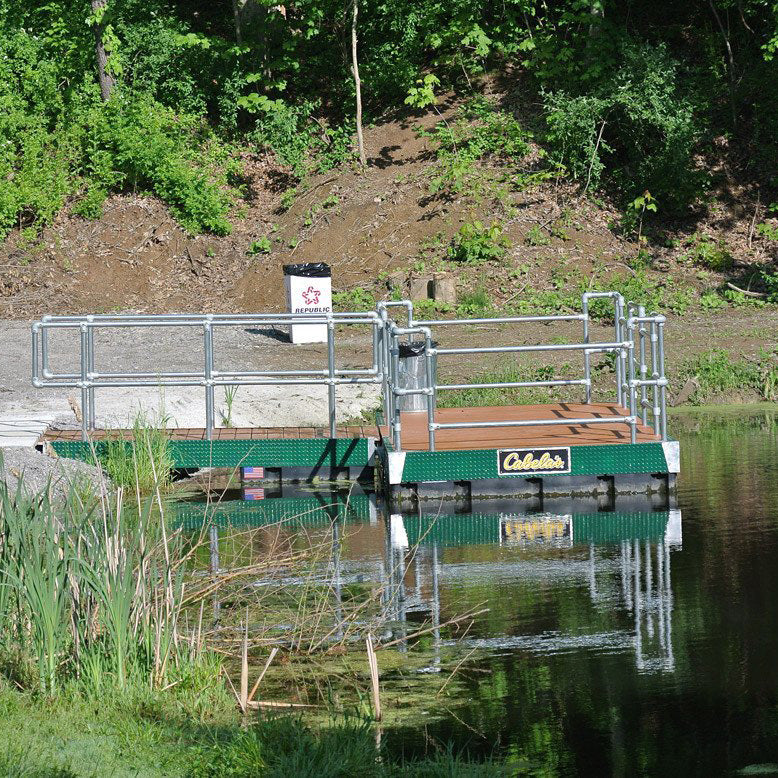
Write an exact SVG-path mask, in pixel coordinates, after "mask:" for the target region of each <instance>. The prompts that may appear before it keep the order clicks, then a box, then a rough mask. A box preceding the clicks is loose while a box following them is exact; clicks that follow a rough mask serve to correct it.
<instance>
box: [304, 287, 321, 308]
mask: <svg viewBox="0 0 778 778" xmlns="http://www.w3.org/2000/svg"><path fill="white" fill-rule="evenodd" d="M320 295H321V290H319V289H314V288H313V287H312V286H309V287H308V288H307V289H306V290H305V291H304V292H303V300H305V304H306V305H318V303H319V296H320Z"/></svg>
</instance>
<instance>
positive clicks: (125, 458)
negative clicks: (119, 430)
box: [97, 413, 175, 494]
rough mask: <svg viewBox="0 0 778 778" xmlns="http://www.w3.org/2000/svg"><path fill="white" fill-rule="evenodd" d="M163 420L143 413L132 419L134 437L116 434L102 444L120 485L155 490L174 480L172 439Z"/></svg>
mask: <svg viewBox="0 0 778 778" xmlns="http://www.w3.org/2000/svg"><path fill="white" fill-rule="evenodd" d="M166 422H167V419H166V418H165V417H164V416H163V417H162V418H161V419H160V420H159V422H156V421H154V420H152V419H149V418H148V417H147V416H145V414H143V413H139V414H138V415H137V416H136V417H135V419H134V420H133V423H132V440H125V439H124V438H113V439H110V440H107V441H106V442H105V444H104V445H101V446H98V447H97V451H98V459H99V461H100V465H101V466H102V467H103V469H104V470H105V472H106V473H107V474H108V477H109V478H110V479H111V481H112V482H113V483H114V484H115V485H116V486H121V487H124V488H128V489H136V490H138V491H139V492H141V493H142V494H151V493H153V492H155V491H156V490H157V489H159V490H160V491H165V490H167V489H168V488H169V487H170V484H171V483H172V475H173V467H174V464H175V463H174V461H173V455H172V452H171V451H170V439H169V438H168V436H167V434H166V432H165V430H164V427H165V426H166Z"/></svg>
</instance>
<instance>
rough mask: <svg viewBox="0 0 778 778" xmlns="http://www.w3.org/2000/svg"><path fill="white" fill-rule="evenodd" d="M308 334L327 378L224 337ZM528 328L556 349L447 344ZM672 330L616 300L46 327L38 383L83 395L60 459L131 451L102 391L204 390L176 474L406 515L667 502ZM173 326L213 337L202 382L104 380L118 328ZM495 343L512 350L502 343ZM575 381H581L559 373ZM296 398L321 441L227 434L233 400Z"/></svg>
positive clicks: (37, 346)
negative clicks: (518, 361)
mask: <svg viewBox="0 0 778 778" xmlns="http://www.w3.org/2000/svg"><path fill="white" fill-rule="evenodd" d="M398 313H399V319H400V320H398V317H396V316H395V314H398ZM606 318H608V319H609V320H610V322H611V326H612V330H610V332H612V333H613V335H612V336H609V337H608V339H607V340H596V339H593V338H592V334H591V333H592V326H591V324H592V322H593V321H597V322H602V321H604V320H605V319H606ZM300 323H305V324H318V325H325V326H326V337H327V341H326V345H325V344H323V345H322V348H321V364H318V365H316V366H315V367H308V366H297V367H296V368H295V369H288V370H277V369H272V370H271V369H251V370H249V369H246V368H236V367H235V366H234V365H233V366H230V365H226V364H222V362H221V361H220V358H219V354H218V353H217V350H218V349H217V345H218V340H217V339H215V333H217V332H219V331H220V330H222V329H223V328H235V329H238V330H240V331H242V332H246V333H251V332H256V331H257V329H258V328H268V327H272V328H276V329H278V330H283V329H285V328H288V327H290V326H292V325H294V324H300ZM530 323H542V324H544V325H548V328H549V330H550V333H551V337H549V339H548V340H547V341H545V342H540V343H516V342H514V341H513V340H512V338H511V337H509V336H507V335H506V337H505V340H506V342H505V343H503V344H499V343H490V344H489V345H477V346H466V347H463V346H452V347H447V346H445V345H444V346H441V345H440V344H441V343H444V342H445V340H446V338H447V337H450V333H451V331H452V329H453V328H457V327H459V328H468V327H469V328H474V327H479V326H484V325H489V326H490V328H492V329H493V328H495V327H497V328H498V333H499V328H501V327H502V326H503V325H504V327H503V329H505V331H506V332H507V328H508V327H509V326H510V327H515V326H521V325H522V324H530ZM664 325H665V318H664V316H662V315H661V314H657V313H648V314H647V313H646V311H645V310H644V309H643V308H642V307H641V306H638V305H635V304H633V303H630V302H628V301H625V300H624V299H623V298H622V296H621V295H620V294H618V293H616V292H596V293H586V294H584V295H583V296H582V300H581V310H580V312H578V313H571V314H561V315H553V316H545V315H543V316H512V317H495V318H470V319H467V318H457V319H441V320H421V319H417V318H416V317H415V315H414V307H413V304H412V302H411V301H408V300H402V301H396V302H385V303H379V304H378V306H377V308H376V310H375V311H356V312H349V313H331V314H321V313H317V314H237V315H225V314H218V315H217V314H213V315H210V314H164V315H155V316H152V315H129V314H127V315H125V314H115V315H114V314H106V315H88V316H46V317H43V318H42V319H41V320H40V321H38V322H35V323H34V324H33V325H32V381H33V384H34V385H35V386H36V387H39V388H41V389H46V388H55V387H65V388H70V389H74V390H77V391H78V392H79V393H80V398H81V422H82V423H81V429H78V430H60V431H55V430H51V431H47V432H46V433H44V435H43V436H42V437H41V440H40V444H41V445H47V446H50V447H51V449H53V451H54V452H55V453H56V454H57V455H59V456H65V457H71V458H77V459H84V460H92V459H94V458H95V457H97V458H98V459H99V458H100V457H101V456H102V455H103V454H104V452H105V449H106V447H107V446H108V445H109V441H123V442H124V444H125V445H127V446H132V445H133V433H132V431H131V430H126V429H118V430H117V429H99V428H98V426H97V424H96V418H97V414H96V402H97V399H98V396H99V393H100V392H101V391H102V390H105V389H110V388H132V387H147V388H148V387H159V388H160V389H162V388H164V387H167V386H179V387H201V388H202V390H203V400H204V402H203V410H204V424H203V426H202V427H198V428H185V429H184V428H176V429H169V430H166V435H167V437H168V439H169V450H170V454H171V456H172V459H173V462H174V465H175V467H176V468H180V469H188V470H191V469H197V468H203V467H224V468H241V470H242V471H243V472H244V473H246V472H248V471H247V469H248V468H251V469H253V470H251V477H252V479H253V480H255V481H257V482H258V483H277V482H282V481H309V482H310V481H318V480H335V481H342V480H349V481H362V482H371V481H375V483H376V485H377V488H378V489H379V491H381V492H383V493H384V494H385V496H386V497H387V498H388V499H390V500H392V501H396V502H398V503H403V502H405V501H417V500H424V499H426V498H439V497H453V498H455V497H468V498H471V499H472V498H473V497H501V496H506V495H512V496H519V497H528V498H533V497H537V496H539V495H540V496H555V495H558V496H563V495H590V496H594V497H597V496H598V495H599V496H607V495H609V494H615V493H618V494H623V493H643V492H662V493H668V492H671V491H672V490H673V489H674V486H675V477H676V475H677V473H678V472H679V469H680V457H679V448H678V443H677V442H676V441H673V440H670V439H669V438H668V435H667V422H666V393H667V380H666V377H665V374H664ZM160 327H164V328H179V329H181V330H182V331H183V330H186V331H188V333H190V334H191V333H192V332H193V331H194V332H195V333H199V334H200V335H201V336H202V361H201V365H202V367H199V368H198V369H196V370H187V371H181V370H179V371H177V372H172V371H169V370H165V369H164V367H160V369H159V370H156V371H153V372H152V371H146V372H140V371H138V370H136V369H133V367H132V366H130V365H128V366H127V369H125V370H122V371H121V372H119V371H116V370H113V371H111V372H107V371H104V370H101V369H100V365H99V363H98V356H99V349H98V348H96V345H95V344H96V336H97V335H98V333H99V332H100V331H101V330H102V329H108V328H110V329H116V328H120V329H124V330H127V331H129V332H132V333H133V336H134V337H143V336H144V334H145V333H148V332H149V331H150V330H152V329H153V328H160ZM355 329H358V330H361V331H362V332H363V333H366V334H368V337H369V340H370V344H371V347H370V354H371V359H370V360H369V363H368V364H365V365H364V366H359V367H354V366H353V365H354V359H353V355H352V354H346V355H345V356H344V353H343V352H344V351H345V345H346V344H350V343H352V342H353V341H352V340H349V335H350V334H353V331H354V330H355ZM571 331H572V332H571ZM67 333H70V336H69V337H67ZM74 334H75V335H76V336H77V346H76V347H75V348H74V347H73V343H74ZM63 335H64V336H65V337H64V338H62V336H63ZM249 337H250V335H249ZM489 337H490V339H492V338H494V339H495V340H499V334H498V335H497V336H494V335H490V336H489ZM58 338H62V342H66V343H67V344H69V348H70V349H71V351H70V352H69V354H66V355H65V356H66V357H67V356H69V357H70V363H68V360H67V359H64V360H63V359H62V349H61V347H60V346H59V345H58V342H57V341H58ZM57 348H60V352H59V359H58V362H57V364H58V365H61V364H72V368H71V369H70V370H69V371H67V372H66V371H65V370H62V369H60V370H58V371H57V370H53V369H52V364H53V360H52V356H51V355H52V353H53V352H55V351H56V350H57ZM278 348H279V349H289V350H290V357H289V359H290V361H294V349H295V348H297V347H296V346H294V345H292V344H287V343H281V342H279V344H278ZM560 352H562V353H564V354H566V355H567V356H568V358H574V359H575V361H576V365H577V367H575V368H573V367H571V366H570V364H568V363H565V364H564V365H562V366H561V367H560V366H559V365H557V366H556V367H555V368H554V369H553V370H552V369H551V368H550V367H549V368H548V369H545V370H544V371H542V372H541V373H539V374H538V373H537V372H536V373H535V374H533V375H531V376H530V377H529V378H527V380H524V379H523V378H522V377H521V376H520V375H519V374H515V375H511V376H509V378H510V380H485V379H484V378H483V377H482V375H483V373H482V372H481V373H479V369H480V370H481V371H482V370H483V368H482V365H480V364H479V362H478V359H479V358H480V357H482V356H486V357H490V358H495V357H499V358H505V357H508V358H510V357H511V356H514V357H515V356H518V355H521V354H531V355H532V359H533V360H537V362H538V364H540V363H543V360H544V357H547V356H548V355H549V354H551V355H555V354H558V353H560ZM336 354H337V358H336ZM503 355H505V357H503ZM525 359H526V357H525ZM444 361H445V362H447V364H449V365H450V364H452V363H456V365H457V369H458V373H457V374H458V375H461V374H462V373H465V374H472V377H471V378H469V379H468V380H467V381H466V382H460V383H443V382H442V381H441V380H440V378H439V368H440V367H441V365H442V364H443V363H444ZM544 364H545V363H544ZM346 365H348V367H347V366H346ZM603 365H605V367H606V368H607V374H608V376H609V377H610V376H612V383H611V389H610V390H609V391H608V392H607V395H609V396H602V397H601V396H595V395H596V394H603V390H602V386H600V387H599V389H597V390H596V391H595V386H594V382H593V380H592V376H593V372H594V371H595V370H599V371H600V373H603V372H604V369H603ZM563 370H564V371H566V372H567V373H568V374H567V375H561V374H558V373H560V372H561V371H563ZM441 373H442V371H441ZM570 373H572V374H570ZM479 376H481V378H480V380H479ZM458 380H461V379H458ZM346 384H352V385H353V384H366V385H373V386H375V387H376V389H377V391H378V395H377V397H378V400H377V402H378V403H380V408H379V409H378V410H377V412H376V414H375V422H374V423H373V424H370V423H360V424H355V425H347V426H343V425H341V424H340V423H339V422H340V420H339V419H337V418H336V400H337V392H338V387H340V386H343V385H346ZM295 385H298V386H299V385H313V386H321V387H324V388H325V391H326V394H327V419H326V420H324V419H323V420H322V421H323V422H325V423H323V424H322V426H318V427H289V426H285V427H267V426H264V427H251V428H233V427H230V426H224V425H221V426H220V425H219V424H218V423H217V420H216V413H215V407H216V403H215V391H216V389H217V388H219V387H223V388H228V387H240V386H295ZM560 387H568V388H572V391H575V392H580V401H579V402H558V401H557V402H549V403H543V404H538V403H536V402H533V403H531V404H525V405H517V404H516V403H515V397H516V392H517V391H531V392H533V395H534V394H536V393H537V392H539V391H545V390H552V391H554V390H556V389H558V388H560ZM568 391H570V390H569V389H568ZM459 392H467V393H468V394H467V395H465V396H466V397H468V398H470V397H473V398H476V399H475V401H474V402H473V403H472V404H470V403H460V404H458V405H456V407H450V405H453V403H447V402H446V400H447V397H448V396H450V394H449V393H459ZM479 393H482V394H479ZM483 393H488V396H489V399H490V400H492V401H493V400H494V398H495V396H496V397H497V398H498V399H499V398H501V397H505V398H506V401H505V402H504V403H502V404H499V405H491V404H489V405H486V404H484V403H481V402H479V401H478V398H480V397H482V396H485V395H484V394H483ZM510 398H513V401H512V402H509V401H508V399H510Z"/></svg>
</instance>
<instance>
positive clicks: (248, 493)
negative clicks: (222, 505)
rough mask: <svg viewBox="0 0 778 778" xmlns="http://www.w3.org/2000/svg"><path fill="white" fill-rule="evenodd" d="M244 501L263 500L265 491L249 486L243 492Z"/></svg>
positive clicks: (258, 487) (261, 488)
mask: <svg viewBox="0 0 778 778" xmlns="http://www.w3.org/2000/svg"><path fill="white" fill-rule="evenodd" d="M243 499H244V500H264V499H265V490H264V488H263V487H261V486H251V487H248V488H246V489H244V490H243Z"/></svg>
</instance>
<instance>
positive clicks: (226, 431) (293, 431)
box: [42, 425, 378, 443]
mask: <svg viewBox="0 0 778 778" xmlns="http://www.w3.org/2000/svg"><path fill="white" fill-rule="evenodd" d="M165 432H166V434H167V435H168V437H169V438H170V439H171V440H205V439H206V435H205V430H204V429H203V428H202V427H180V428H178V429H169V430H165ZM336 432H337V436H338V437H339V438H375V437H377V435H378V433H377V432H376V428H375V426H372V427H371V426H366V425H356V426H352V427H338V428H337V429H336ZM89 436H90V438H91V439H92V440H105V439H106V438H112V439H113V438H125V439H126V440H131V439H132V430H120V429H114V430H92V431H91V432H90V433H89ZM329 436H330V431H329V429H327V428H326V427H218V428H217V429H214V430H213V434H212V436H211V437H212V439H213V440H278V439H279V438H280V439H282V440H299V439H310V438H329ZM42 439H43V440H45V441H47V442H50V443H53V442H55V441H61V442H80V441H81V430H49V431H48V432H46V433H44V435H43V438H42Z"/></svg>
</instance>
